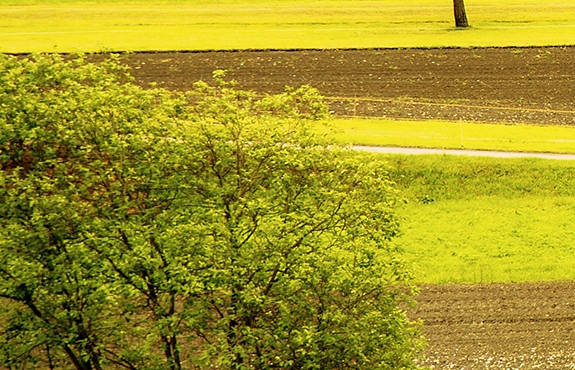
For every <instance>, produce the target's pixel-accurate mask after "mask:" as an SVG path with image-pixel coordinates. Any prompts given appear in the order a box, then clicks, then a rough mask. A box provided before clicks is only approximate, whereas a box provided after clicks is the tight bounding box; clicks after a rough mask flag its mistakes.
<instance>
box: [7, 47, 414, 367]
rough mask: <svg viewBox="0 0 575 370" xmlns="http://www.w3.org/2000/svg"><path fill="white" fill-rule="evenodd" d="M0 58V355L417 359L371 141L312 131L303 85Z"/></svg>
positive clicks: (239, 361)
mask: <svg viewBox="0 0 575 370" xmlns="http://www.w3.org/2000/svg"><path fill="white" fill-rule="evenodd" d="M0 63H1V64H2V68H1V69H0V81H1V85H0V86H1V87H0V89H1V90H0V106H1V107H2V109H1V110H0V169H1V172H0V185H1V187H0V297H2V298H0V299H3V301H4V302H5V303H6V304H4V305H0V307H3V308H2V310H3V312H2V313H0V323H1V324H2V326H1V332H0V337H1V338H0V361H1V363H2V364H3V365H4V366H5V367H8V368H35V367H37V366H44V367H48V368H58V367H70V366H72V367H74V368H76V369H108V368H127V369H166V368H168V369H183V368H186V369H192V368H198V369H210V368H220V369H222V368H223V369H271V368H284V369H346V368H348V369H376V368H379V369H396V368H414V367H415V365H414V358H415V357H416V356H417V354H418V353H419V352H418V351H419V350H420V348H421V343H422V340H421V337H420V334H419V332H418V325H417V324H415V323H412V322H410V321H409V320H408V319H407V318H406V315H405V312H404V311H403V310H402V309H401V307H403V304H405V303H407V304H409V302H410V297H411V296H412V294H413V287H411V286H410V285H409V278H408V274H407V272H406V271H405V270H404V268H403V266H402V264H401V262H400V259H399V255H398V254H397V252H396V251H395V250H393V248H392V247H391V246H390V243H389V240H390V239H391V238H392V237H394V236H395V235H396V234H397V232H398V225H397V220H396V218H395V216H394V214H393V207H394V202H395V201H396V194H395V192H394V190H393V188H392V184H391V183H390V182H389V180H388V177H387V172H386V167H385V165H384V164H383V163H382V162H381V161H378V160H375V159H374V158H369V157H366V156H364V155H359V154H354V153H350V152H348V151H344V150H340V149H337V148H335V147H330V146H328V145H327V143H325V142H322V140H320V139H319V138H317V137H316V135H314V133H313V132H314V131H313V125H314V124H315V125H317V123H313V121H314V120H316V119H318V118H322V117H324V116H325V114H326V106H325V104H324V103H323V102H322V99H321V97H320V96H319V95H318V93H317V91H316V90H314V89H312V88H310V87H307V86H304V87H301V88H299V89H287V90H286V92H285V93H283V94H278V95H274V96H266V97H263V98H259V97H257V96H256V95H255V94H253V93H250V92H245V91H238V90H235V89H234V88H233V86H232V85H230V84H227V83H225V82H224V81H223V80H222V77H223V76H222V73H221V72H216V73H215V77H216V78H215V84H214V85H208V84H207V83H204V82H198V83H197V84H196V85H195V86H194V88H193V89H192V91H190V92H189V93H187V94H173V93H168V92H166V91H164V90H159V89H148V90H144V89H141V88H139V87H136V86H135V85H133V84H132V83H131V77H130V76H129V75H128V74H127V73H126V70H125V68H124V67H122V65H121V64H120V63H119V61H118V59H117V58H114V57H113V58H111V59H109V60H107V61H105V62H103V63H102V64H99V65H95V64H90V63H86V61H85V60H84V59H83V58H82V57H78V58H72V59H71V60H69V61H63V60H62V59H61V58H60V57H58V56H35V57H33V58H32V59H16V58H13V57H1V59H0Z"/></svg>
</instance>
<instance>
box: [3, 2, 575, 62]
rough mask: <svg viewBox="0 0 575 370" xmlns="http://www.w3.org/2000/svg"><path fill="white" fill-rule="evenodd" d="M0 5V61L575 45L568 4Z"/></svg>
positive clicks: (573, 10)
mask: <svg viewBox="0 0 575 370" xmlns="http://www.w3.org/2000/svg"><path fill="white" fill-rule="evenodd" d="M466 6H467V11H468V18H469V20H470V23H471V25H472V28H471V29H468V30H464V31H461V30H456V29H455V28H454V27H453V19H452V18H453V15H452V4H451V2H450V1H445V0H414V1H407V2H406V1H403V0H354V1H351V0H311V1H310V0H286V1H278V0H234V1H230V0H225V1H221V0H196V1H192V0H188V1H186V0H135V1H132V0H123V1H121V0H98V1H84V0H0V24H1V27H0V52H54V51H55V52H70V51H72V52H75V51H101V50H132V51H137V50H199V49H210V50H211V49H254V48H255V49H268V48H277V49H289V48H320V49H324V48H371V47H443V46H462V47H467V46H525V45H566V44H575V3H574V2H573V1H571V0H557V1H554V2H553V3H548V2H546V1H544V0H510V1H504V2H503V1H498V0H467V1H466Z"/></svg>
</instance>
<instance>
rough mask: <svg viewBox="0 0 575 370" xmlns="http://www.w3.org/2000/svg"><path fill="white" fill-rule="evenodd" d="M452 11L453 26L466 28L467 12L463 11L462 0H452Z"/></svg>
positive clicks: (467, 25) (467, 24)
mask: <svg viewBox="0 0 575 370" xmlns="http://www.w3.org/2000/svg"><path fill="white" fill-rule="evenodd" d="M453 13H454V15H455V27H458V28H467V27H469V23H468V22H467V13H466V12H465V4H464V3H463V0H453Z"/></svg>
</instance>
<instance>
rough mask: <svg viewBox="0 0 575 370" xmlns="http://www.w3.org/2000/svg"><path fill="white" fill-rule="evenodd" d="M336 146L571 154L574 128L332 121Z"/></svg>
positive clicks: (446, 122)
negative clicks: (337, 143) (337, 144)
mask: <svg viewBox="0 0 575 370" xmlns="http://www.w3.org/2000/svg"><path fill="white" fill-rule="evenodd" d="M331 126H332V128H333V130H334V135H333V136H334V138H335V140H336V141H338V142H339V143H340V144H343V145H347V144H352V145H369V146H405V147H420V148H441V149H479V150H502V151H516V152H520V151H525V152H542V153H575V127H573V126H536V125H504V124H499V125H497V124H483V123H471V122H461V121H459V122H456V121H452V122H448V121H432V120H430V121H405V120H389V119H335V120H333V121H332V123H331Z"/></svg>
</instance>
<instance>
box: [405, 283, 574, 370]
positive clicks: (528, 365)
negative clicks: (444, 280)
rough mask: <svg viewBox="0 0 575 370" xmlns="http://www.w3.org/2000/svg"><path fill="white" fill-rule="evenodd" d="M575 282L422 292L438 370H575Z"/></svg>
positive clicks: (430, 355)
mask: <svg viewBox="0 0 575 370" xmlns="http://www.w3.org/2000/svg"><path fill="white" fill-rule="evenodd" d="M574 291H575V282H554V283H522V284H487V285H485V284H474V285H439V286H425V287H422V290H421V293H420V295H419V297H418V299H417V300H418V302H419V305H418V308H417V310H416V311H415V312H414V313H412V316H413V317H417V318H421V319H422V320H423V321H424V334H425V336H426V338H427V340H428V341H429V348H428V350H427V359H426V360H425V361H424V362H423V363H424V364H425V365H430V366H433V367H434V368H435V369H536V368H538V369H573V368H575V295H574V294H573V292H574Z"/></svg>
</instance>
